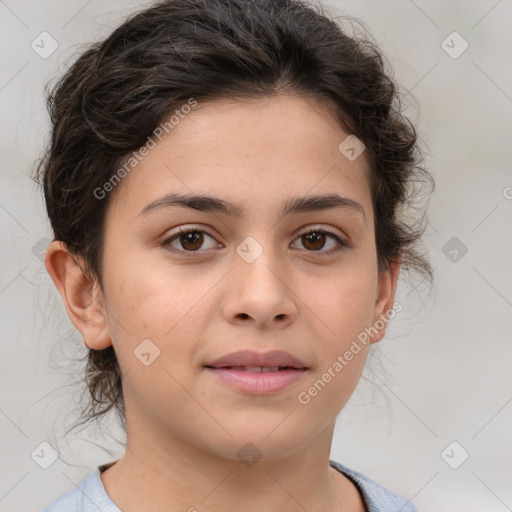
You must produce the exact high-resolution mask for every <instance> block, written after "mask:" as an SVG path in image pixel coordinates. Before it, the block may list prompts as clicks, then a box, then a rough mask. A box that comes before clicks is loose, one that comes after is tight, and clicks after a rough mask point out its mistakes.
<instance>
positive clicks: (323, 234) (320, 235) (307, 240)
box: [297, 229, 349, 255]
mask: <svg viewBox="0 0 512 512" xmlns="http://www.w3.org/2000/svg"><path fill="white" fill-rule="evenodd" d="M329 238H330V239H331V240H334V244H332V243H331V246H330V247H328V248H327V249H328V250H322V249H323V248H324V247H325V245H326V243H328V241H329ZM297 240H300V241H301V243H302V246H303V247H304V249H306V250H307V251H308V252H318V253H321V254H325V255H329V254H332V253H334V252H337V251H340V250H343V249H344V248H345V247H348V246H349V244H348V243H347V242H345V241H344V240H342V239H341V238H340V237H339V236H338V235H337V234H335V233H331V232H330V231H328V230H325V229H310V230H309V231H308V232H306V233H303V234H302V235H300V236H299V238H298V239H297Z"/></svg>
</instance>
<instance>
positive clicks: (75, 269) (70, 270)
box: [45, 240, 112, 350]
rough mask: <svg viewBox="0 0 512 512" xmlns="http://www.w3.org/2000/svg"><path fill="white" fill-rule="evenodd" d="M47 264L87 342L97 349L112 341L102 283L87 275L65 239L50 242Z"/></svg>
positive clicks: (70, 313)
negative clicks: (68, 247) (100, 284)
mask: <svg viewBox="0 0 512 512" xmlns="http://www.w3.org/2000/svg"><path fill="white" fill-rule="evenodd" d="M45 266H46V270H47V271H48V273H49V274H50V277H51V278H52V280H53V283H54V284H55V286H56V288H57V290H58V291H59V293H60V295H61V297H62V300H63V302H64V305H65V306H66V310H67V312H68V315H69V318H70V320H71V322H72V323H73V325H74V326H75V327H76V328H77V329H78V330H79V331H80V332H81V334H82V336H83V338H84V342H85V344H86V345H87V346H88V347H89V348H91V349H95V350H103V349H104V348H107V347H108V346H110V345H112V340H111V338H110V334H109V332H108V324H107V319H106V314H105V308H104V303H103V296H102V293H101V289H100V287H99V284H98V282H97V280H91V279H90V278H89V277H88V276H87V275H86V273H85V271H84V270H83V268H84V267H83V265H80V263H79V259H78V258H77V257H76V256H75V255H73V254H72V253H70V252H69V250H68V249H67V247H66V244H65V243H64V242H61V241H59V240H54V241H53V242H52V243H51V244H50V245H49V246H48V248H47V250H46V257H45Z"/></svg>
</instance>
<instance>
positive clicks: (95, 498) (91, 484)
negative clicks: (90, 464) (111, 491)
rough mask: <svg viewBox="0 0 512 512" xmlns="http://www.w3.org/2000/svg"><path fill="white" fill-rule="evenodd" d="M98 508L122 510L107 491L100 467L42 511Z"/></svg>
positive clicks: (111, 511)
mask: <svg viewBox="0 0 512 512" xmlns="http://www.w3.org/2000/svg"><path fill="white" fill-rule="evenodd" d="M98 510H101V511H102V512H121V511H120V510H119V508H118V507H116V505H115V504H114V503H113V502H112V501H111V500H110V498H109V496H108V494H107V493H106V491H105V488H104V487H103V484H102V482H101V478H100V470H99V468H94V469H93V470H92V471H91V472H90V473H89V475H88V476H87V478H85V480H84V481H83V482H82V483H81V484H80V485H77V486H76V487H75V488H74V489H71V490H70V491H68V492H67V493H66V494H63V495H62V496H60V497H59V498H57V499H56V500H55V501H54V502H52V503H51V504H50V505H48V506H47V507H46V508H45V509H43V511H42V512H98Z"/></svg>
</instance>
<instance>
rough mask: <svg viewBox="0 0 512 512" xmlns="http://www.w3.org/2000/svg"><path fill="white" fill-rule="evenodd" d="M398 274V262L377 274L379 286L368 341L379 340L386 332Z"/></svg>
mask: <svg viewBox="0 0 512 512" xmlns="http://www.w3.org/2000/svg"><path fill="white" fill-rule="evenodd" d="M399 275H400V263H392V264H390V265H389V268H388V269H387V270H384V271H383V272H381V273H380V275H379V287H378V290H377V298H376V302H375V308H374V315H373V324H372V328H371V329H370V330H371V335H370V343H376V342H377V341H380V340H381V339H382V338H383V337H384V334H386V327H387V323H388V321H389V319H390V317H392V316H393V315H392V310H393V304H394V300H395V293H396V286H397V283H398V276H399Z"/></svg>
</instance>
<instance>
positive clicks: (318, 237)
mask: <svg viewBox="0 0 512 512" xmlns="http://www.w3.org/2000/svg"><path fill="white" fill-rule="evenodd" d="M304 237H305V239H306V240H307V243H308V244H310V242H313V246H314V247H309V248H310V249H311V250H313V251H317V250H319V249H321V248H322V247H323V246H324V245H325V234H324V233H318V232H317V231H312V232H311V233H307V234H306V235H304ZM315 241H316V243H315ZM318 241H320V244H318ZM304 247H306V245H304Z"/></svg>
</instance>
